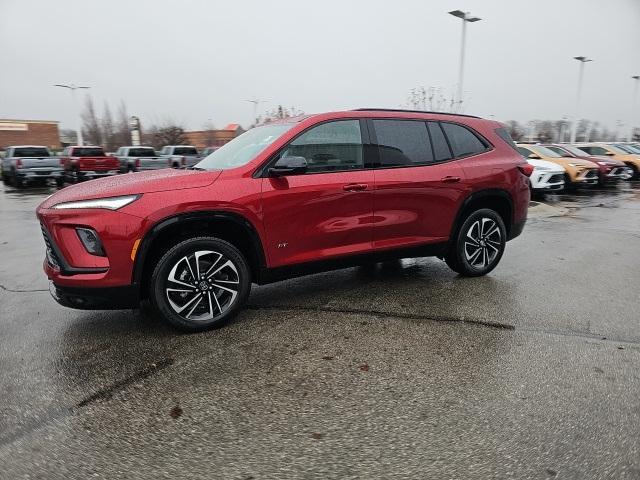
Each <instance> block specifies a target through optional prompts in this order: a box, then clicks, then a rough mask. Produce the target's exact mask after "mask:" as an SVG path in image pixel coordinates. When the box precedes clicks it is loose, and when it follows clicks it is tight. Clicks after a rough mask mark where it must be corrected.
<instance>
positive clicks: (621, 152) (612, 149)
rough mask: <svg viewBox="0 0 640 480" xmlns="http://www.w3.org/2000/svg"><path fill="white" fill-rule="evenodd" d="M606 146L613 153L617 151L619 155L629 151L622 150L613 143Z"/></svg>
mask: <svg viewBox="0 0 640 480" xmlns="http://www.w3.org/2000/svg"><path fill="white" fill-rule="evenodd" d="M607 148H608V149H609V150H610V151H612V152H613V153H617V154H620V155H627V154H628V153H629V152H627V151H626V150H623V149H622V148H620V147H616V146H615V145H607Z"/></svg>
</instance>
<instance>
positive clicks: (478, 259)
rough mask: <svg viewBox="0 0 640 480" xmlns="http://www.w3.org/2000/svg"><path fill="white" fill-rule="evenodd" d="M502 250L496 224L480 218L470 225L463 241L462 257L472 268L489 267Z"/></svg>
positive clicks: (490, 220)
mask: <svg viewBox="0 0 640 480" xmlns="http://www.w3.org/2000/svg"><path fill="white" fill-rule="evenodd" d="M501 248H502V235H501V233H500V227H498V225H497V223H496V222H495V221H494V220H493V219H491V218H487V217H481V218H479V219H478V220H476V221H475V222H473V223H472V224H471V227H469V230H467V234H466V236H465V239H464V255H465V258H466V259H467V262H469V265H471V266H472V267H473V268H477V269H483V268H485V267H487V266H488V265H491V264H492V263H493V261H494V260H495V259H496V257H497V256H498V255H499V253H500V249H501Z"/></svg>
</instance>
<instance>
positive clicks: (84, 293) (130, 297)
mask: <svg viewBox="0 0 640 480" xmlns="http://www.w3.org/2000/svg"><path fill="white" fill-rule="evenodd" d="M49 292H50V293H51V296H52V297H53V298H54V299H55V301H56V302H58V303H59V304H60V305H62V306H64V307H69V308H76V309H79V310H123V309H128V308H137V307H138V306H139V304H140V298H139V295H138V288H136V287H135V286H134V285H126V286H123V287H105V288H83V287H63V286H60V285H56V284H55V283H53V282H50V283H49Z"/></svg>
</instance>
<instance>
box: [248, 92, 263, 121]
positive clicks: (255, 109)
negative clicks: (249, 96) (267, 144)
mask: <svg viewBox="0 0 640 480" xmlns="http://www.w3.org/2000/svg"><path fill="white" fill-rule="evenodd" d="M247 102H249V103H253V121H254V124H256V123H258V105H260V104H261V103H266V100H258V99H257V98H254V99H253V100H247Z"/></svg>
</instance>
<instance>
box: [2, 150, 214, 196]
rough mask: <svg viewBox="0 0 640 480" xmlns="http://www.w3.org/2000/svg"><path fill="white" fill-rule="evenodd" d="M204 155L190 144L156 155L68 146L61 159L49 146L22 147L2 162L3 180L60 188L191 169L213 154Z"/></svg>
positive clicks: (22, 184)
mask: <svg viewBox="0 0 640 480" xmlns="http://www.w3.org/2000/svg"><path fill="white" fill-rule="evenodd" d="M214 149H215V147H210V148H208V149H205V150H204V151H203V152H202V154H199V153H198V150H197V149H196V148H195V147H193V146H191V145H167V146H165V147H163V148H162V150H161V152H160V154H157V153H156V151H155V150H154V149H153V148H152V147H144V146H127V147H120V148H119V149H118V150H117V151H116V152H115V154H107V153H105V151H104V149H103V148H102V147H99V146H77V145H75V146H69V147H66V148H65V149H64V151H63V152H62V155H61V156H54V155H52V154H51V152H50V151H49V149H48V148H47V147H43V146H39V145H21V146H12V147H8V148H7V149H6V151H5V156H4V158H3V159H2V181H3V182H4V183H5V184H6V185H13V186H15V187H16V188H22V187H24V186H26V185H28V184H31V183H36V182H43V181H47V180H50V179H53V180H55V182H56V184H57V185H58V186H62V185H64V184H65V183H77V182H81V181H83V180H91V179H93V178H101V177H108V176H111V175H117V174H118V173H129V172H138V171H144V170H158V169H161V168H185V167H192V166H193V165H195V164H196V163H198V162H199V161H200V160H202V158H204V157H205V156H207V155H209V154H210V153H211V152H212V151H214Z"/></svg>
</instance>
